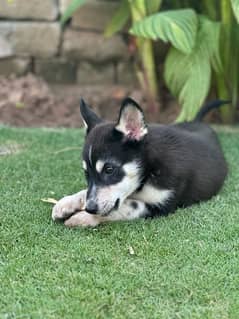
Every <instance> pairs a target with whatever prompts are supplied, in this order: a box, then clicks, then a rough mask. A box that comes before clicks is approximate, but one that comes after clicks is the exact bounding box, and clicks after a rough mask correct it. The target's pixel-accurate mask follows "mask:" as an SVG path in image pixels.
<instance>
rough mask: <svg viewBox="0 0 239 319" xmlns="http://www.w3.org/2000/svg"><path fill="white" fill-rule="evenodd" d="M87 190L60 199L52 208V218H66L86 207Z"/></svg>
mask: <svg viewBox="0 0 239 319" xmlns="http://www.w3.org/2000/svg"><path fill="white" fill-rule="evenodd" d="M85 202H86V191H85V190H83V191H81V192H79V193H77V194H74V195H71V196H66V197H63V198H62V199H60V200H59V201H58V202H57V203H56V205H55V206H54V207H53V209H52V219H53V220H61V219H66V218H68V217H69V216H71V215H72V214H74V213H76V212H78V211H81V210H83V209H84V207H85Z"/></svg>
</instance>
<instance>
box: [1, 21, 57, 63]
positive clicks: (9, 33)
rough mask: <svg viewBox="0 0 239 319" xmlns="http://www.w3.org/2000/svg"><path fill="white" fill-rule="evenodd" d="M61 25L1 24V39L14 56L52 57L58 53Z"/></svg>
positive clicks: (43, 23)
mask: <svg viewBox="0 0 239 319" xmlns="http://www.w3.org/2000/svg"><path fill="white" fill-rule="evenodd" d="M60 33H61V31H60V25H59V23H57V22H51V23H46V22H11V23H10V22H0V37H4V38H5V40H6V41H7V42H8V43H9V44H10V45H11V47H12V49H13V52H14V54H16V55H26V56H36V57H50V56H54V55H56V54H57V53H58V48H59V45H60Z"/></svg>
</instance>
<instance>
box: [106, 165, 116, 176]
mask: <svg viewBox="0 0 239 319" xmlns="http://www.w3.org/2000/svg"><path fill="white" fill-rule="evenodd" d="M104 173H105V174H107V175H111V174H113V173H114V167H113V166H112V165H109V164H106V165H105V166H104Z"/></svg>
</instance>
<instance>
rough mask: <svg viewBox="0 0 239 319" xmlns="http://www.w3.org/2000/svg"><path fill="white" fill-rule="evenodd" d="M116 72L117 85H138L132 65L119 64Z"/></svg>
mask: <svg viewBox="0 0 239 319" xmlns="http://www.w3.org/2000/svg"><path fill="white" fill-rule="evenodd" d="M116 70H117V78H116V79H117V83H118V84H126V85H127V84H130V85H132V86H137V85H138V80H137V77H136V74H135V68H134V65H133V63H130V62H119V63H118V64H117V67H116Z"/></svg>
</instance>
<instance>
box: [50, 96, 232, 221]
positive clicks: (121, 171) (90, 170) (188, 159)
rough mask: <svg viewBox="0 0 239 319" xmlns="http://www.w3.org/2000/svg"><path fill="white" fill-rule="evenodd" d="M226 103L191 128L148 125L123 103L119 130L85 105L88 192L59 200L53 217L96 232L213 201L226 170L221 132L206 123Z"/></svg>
mask: <svg viewBox="0 0 239 319" xmlns="http://www.w3.org/2000/svg"><path fill="white" fill-rule="evenodd" d="M223 103H225V101H216V102H213V103H211V104H209V105H207V106H204V107H203V108H202V109H201V110H200V112H199V113H198V114H197V116H196V118H195V120H194V121H192V122H185V123H179V124H172V125H156V124H155V125H154V124H152V125H147V124H146V123H145V119H144V114H143V111H142V109H141V108H140V107H139V105H138V104H137V103H136V102H135V101H134V100H132V99H131V98H126V99H125V100H124V101H123V103H122V106H121V110H120V114H119V118H118V121H117V122H116V123H112V122H104V121H103V120H101V119H100V118H99V117H98V116H97V115H96V114H95V113H94V112H93V111H92V110H91V109H90V108H89V107H88V106H87V105H86V103H85V102H84V101H83V100H81V115H82V118H83V120H84V123H85V125H86V128H87V133H86V140H85V145H84V149H83V169H84V171H85V175H86V179H87V183H88V189H87V190H83V191H81V192H79V193H77V194H74V195H71V196H67V197H64V198H63V199H61V200H60V201H59V202H58V203H57V204H56V205H55V207H54V208H53V212H52V218H53V219H54V220H57V219H58V220H59V219H63V220H65V224H66V225H67V226H96V225H98V224H100V223H102V222H106V221H116V220H131V219H136V218H140V217H155V216H160V215H167V214H168V213H170V212H173V211H174V210H175V209H176V208H177V207H186V206H189V205H192V204H194V203H198V202H199V201H203V200H208V199H210V198H211V197H212V196H214V195H215V194H217V193H218V192H219V190H220V188H221V187H222V185H223V182H224V180H225V177H226V175H227V164H226V162H225V159H224V156H223V153H222V149H221V146H220V144H219V141H218V138H217V136H216V134H215V132H214V131H213V130H212V129H211V128H210V127H209V126H208V125H206V124H203V123H201V120H202V118H203V117H204V115H205V114H206V113H207V112H208V111H210V110H211V109H213V108H216V107H219V106H220V105H221V104H223Z"/></svg>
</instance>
